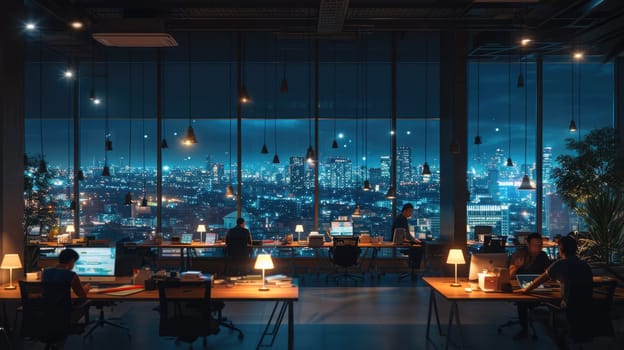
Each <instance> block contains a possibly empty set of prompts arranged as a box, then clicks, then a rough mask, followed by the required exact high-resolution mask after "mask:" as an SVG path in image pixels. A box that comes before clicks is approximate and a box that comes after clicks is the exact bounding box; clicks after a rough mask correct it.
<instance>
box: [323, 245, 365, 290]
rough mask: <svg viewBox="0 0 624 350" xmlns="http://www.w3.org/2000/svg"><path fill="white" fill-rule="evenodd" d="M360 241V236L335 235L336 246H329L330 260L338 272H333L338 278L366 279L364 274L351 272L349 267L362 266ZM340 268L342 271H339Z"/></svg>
mask: <svg viewBox="0 0 624 350" xmlns="http://www.w3.org/2000/svg"><path fill="white" fill-rule="evenodd" d="M358 243H359V239H358V237H346V238H339V237H334V246H333V247H331V248H329V261H331V262H332V263H333V264H334V266H335V268H336V272H335V273H334V274H333V276H334V277H335V278H336V280H339V279H344V280H352V281H360V280H363V279H364V277H363V276H362V275H355V274H351V273H349V268H352V267H356V268H358V269H359V267H360V247H359V246H358ZM340 269H342V273H339V272H338V270H340ZM329 277H330V275H327V278H326V281H328V280H329Z"/></svg>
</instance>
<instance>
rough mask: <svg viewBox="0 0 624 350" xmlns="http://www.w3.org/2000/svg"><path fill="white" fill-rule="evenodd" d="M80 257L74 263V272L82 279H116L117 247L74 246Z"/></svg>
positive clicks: (98, 280) (97, 280)
mask: <svg viewBox="0 0 624 350" xmlns="http://www.w3.org/2000/svg"><path fill="white" fill-rule="evenodd" d="M72 249H74V250H75V251H76V252H77V253H78V255H80V258H79V259H78V261H76V265H74V272H76V273H77V274H78V276H80V280H81V281H83V282H84V281H95V282H101V281H102V282H103V281H114V280H115V258H116V251H115V247H74V248H72Z"/></svg>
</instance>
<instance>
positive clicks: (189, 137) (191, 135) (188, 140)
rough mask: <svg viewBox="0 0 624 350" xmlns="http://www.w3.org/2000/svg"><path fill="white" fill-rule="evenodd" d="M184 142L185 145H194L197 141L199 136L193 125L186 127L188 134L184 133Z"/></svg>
mask: <svg viewBox="0 0 624 350" xmlns="http://www.w3.org/2000/svg"><path fill="white" fill-rule="evenodd" d="M183 142H184V144H185V145H194V144H196V143H197V137H196V136H195V130H193V127H192V126H191V125H189V126H188V129H186V135H184V141H183Z"/></svg>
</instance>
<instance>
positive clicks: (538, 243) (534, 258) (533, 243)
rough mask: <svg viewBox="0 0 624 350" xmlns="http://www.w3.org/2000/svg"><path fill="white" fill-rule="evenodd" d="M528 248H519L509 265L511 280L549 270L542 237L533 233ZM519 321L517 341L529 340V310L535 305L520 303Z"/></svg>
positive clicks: (527, 244) (527, 241)
mask: <svg viewBox="0 0 624 350" xmlns="http://www.w3.org/2000/svg"><path fill="white" fill-rule="evenodd" d="M525 244H526V247H523V248H519V249H518V250H517V251H516V252H515V253H514V254H513V255H512V256H511V260H510V264H509V279H514V278H516V274H536V275H539V274H542V273H544V271H546V268H548V265H549V264H550V261H549V259H548V255H546V253H544V252H543V251H542V247H543V244H542V235H540V234H539V233H531V234H530V235H529V236H528V237H527V238H526V241H525ZM516 305H517V308H518V320H519V321H520V327H522V328H521V330H520V332H518V334H516V335H515V337H514V338H515V339H521V338H527V337H528V335H529V309H530V308H531V307H533V306H535V304H534V303H530V302H529V303H522V302H518V303H517V304H516Z"/></svg>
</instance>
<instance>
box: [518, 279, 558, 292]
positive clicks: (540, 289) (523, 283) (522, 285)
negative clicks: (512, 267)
mask: <svg viewBox="0 0 624 350" xmlns="http://www.w3.org/2000/svg"><path fill="white" fill-rule="evenodd" d="M537 277H539V275H537V274H519V275H516V280H518V285H519V286H520V288H525V287H526V286H528V285H529V284H530V283H531V282H533V280H534V279H536V278H537ZM552 291H553V289H552V288H547V287H544V285H543V284H540V285H539V286H538V287H537V288H535V289H533V290H532V291H531V292H538V293H539V292H552Z"/></svg>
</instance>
